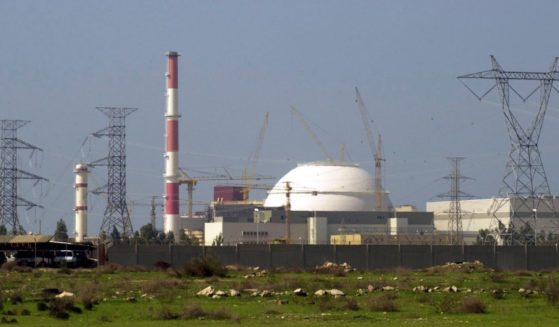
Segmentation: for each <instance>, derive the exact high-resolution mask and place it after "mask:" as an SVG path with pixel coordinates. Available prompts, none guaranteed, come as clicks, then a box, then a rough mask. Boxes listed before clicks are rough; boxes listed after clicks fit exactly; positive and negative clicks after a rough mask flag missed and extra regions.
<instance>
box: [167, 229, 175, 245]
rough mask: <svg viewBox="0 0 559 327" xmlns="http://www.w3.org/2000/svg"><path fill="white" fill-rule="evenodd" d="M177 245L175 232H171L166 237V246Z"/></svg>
mask: <svg viewBox="0 0 559 327" xmlns="http://www.w3.org/2000/svg"><path fill="white" fill-rule="evenodd" d="M174 243H175V233H173V231H169V232H168V233H167V235H165V244H174Z"/></svg>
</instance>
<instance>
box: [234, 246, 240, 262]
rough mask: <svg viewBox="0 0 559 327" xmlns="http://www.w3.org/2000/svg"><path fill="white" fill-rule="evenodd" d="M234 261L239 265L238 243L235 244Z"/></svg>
mask: <svg viewBox="0 0 559 327" xmlns="http://www.w3.org/2000/svg"><path fill="white" fill-rule="evenodd" d="M235 262H236V263H237V265H240V264H241V262H240V254H239V243H237V244H235Z"/></svg>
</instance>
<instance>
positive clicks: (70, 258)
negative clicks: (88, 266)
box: [52, 250, 78, 267]
mask: <svg viewBox="0 0 559 327" xmlns="http://www.w3.org/2000/svg"><path fill="white" fill-rule="evenodd" d="M52 263H53V264H54V265H55V266H66V267H75V266H76V265H77V263H78V258H77V257H76V255H75V253H74V251H73V250H59V251H56V252H55V253H54V258H53V259H52Z"/></svg>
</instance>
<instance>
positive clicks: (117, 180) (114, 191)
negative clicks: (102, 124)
mask: <svg viewBox="0 0 559 327" xmlns="http://www.w3.org/2000/svg"><path fill="white" fill-rule="evenodd" d="M97 110H99V111H101V112H102V113H104V114H105V115H106V116H107V117H108V118H109V126H108V127H106V128H104V129H102V130H99V131H97V132H95V133H93V136H95V137H102V136H107V137H108V138H109V154H108V156H107V157H105V158H102V159H99V160H96V161H94V162H92V163H91V164H90V166H107V171H108V181H107V184H106V185H104V186H102V187H100V188H98V189H96V190H94V191H93V193H95V194H107V207H106V208H105V213H104V215H103V222H102V224H101V229H100V231H105V233H106V234H107V235H111V233H112V231H113V228H115V227H116V229H117V230H118V231H119V232H120V234H121V235H122V236H130V235H132V233H133V232H134V230H133V228H132V222H131V220H130V212H129V211H128V206H127V205H126V116H128V115H130V114H131V113H133V112H134V111H136V110H138V109H137V108H119V107H97Z"/></svg>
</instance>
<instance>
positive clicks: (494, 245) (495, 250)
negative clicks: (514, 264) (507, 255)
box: [493, 243, 500, 268]
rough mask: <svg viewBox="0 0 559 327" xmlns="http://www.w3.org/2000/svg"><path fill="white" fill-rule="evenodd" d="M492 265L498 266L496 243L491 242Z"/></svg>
mask: <svg viewBox="0 0 559 327" xmlns="http://www.w3.org/2000/svg"><path fill="white" fill-rule="evenodd" d="M493 265H494V266H495V268H500V267H497V244H496V243H493Z"/></svg>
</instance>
